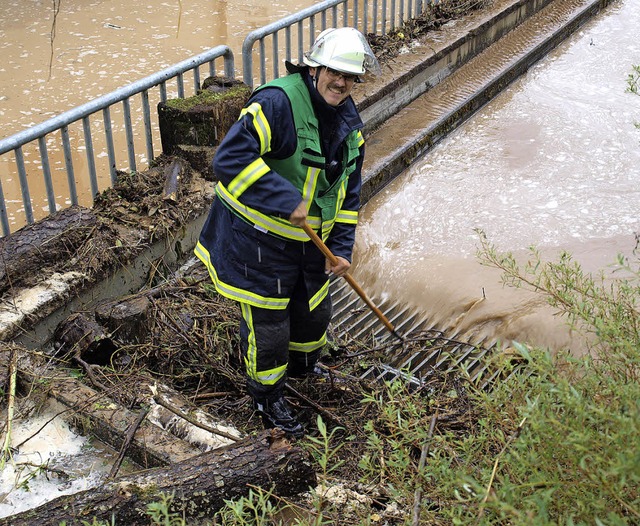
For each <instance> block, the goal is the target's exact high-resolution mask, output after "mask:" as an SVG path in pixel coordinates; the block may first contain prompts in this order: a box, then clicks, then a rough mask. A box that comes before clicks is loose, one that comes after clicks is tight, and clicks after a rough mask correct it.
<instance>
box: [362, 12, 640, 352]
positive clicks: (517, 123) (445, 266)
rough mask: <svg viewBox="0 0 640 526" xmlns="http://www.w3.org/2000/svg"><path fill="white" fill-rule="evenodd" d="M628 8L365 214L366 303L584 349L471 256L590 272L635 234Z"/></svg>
mask: <svg viewBox="0 0 640 526" xmlns="http://www.w3.org/2000/svg"><path fill="white" fill-rule="evenodd" d="M638 27H640V4H639V3H638V2H636V1H634V0H624V1H621V2H618V3H615V4H614V5H612V6H610V7H609V8H607V10H605V11H604V12H603V13H601V14H600V15H599V16H598V17H597V18H596V19H594V20H592V21H591V22H590V23H589V24H588V25H586V26H584V27H583V28H582V29H581V30H580V31H579V32H578V33H577V34H575V35H574V36H573V37H571V38H570V39H569V40H568V41H567V42H566V43H564V44H563V45H562V46H561V47H559V48H558V49H556V50H555V51H553V52H552V53H551V54H549V55H548V56H547V57H545V59H544V60H543V61H541V62H540V63H538V64H537V65H535V66H534V67H532V68H531V69H530V71H529V72H528V74H527V75H525V76H524V77H522V78H521V79H520V80H518V81H517V82H516V83H514V84H513V85H512V86H511V87H510V88H509V89H507V90H506V91H505V92H504V93H502V94H500V95H499V96H498V97H497V98H496V99H495V100H494V101H492V102H491V103H490V104H488V105H487V106H486V107H485V108H484V109H483V110H482V111H481V112H480V113H478V114H476V115H475V116H474V117H473V118H472V119H470V120H469V121H468V122H467V123H466V124H465V125H464V126H463V127H461V128H460V129H458V130H457V131H456V132H455V133H453V134H452V135H451V136H449V137H448V138H447V139H446V140H444V141H443V142H442V143H441V144H439V145H438V146H437V147H436V148H435V149H434V150H433V151H432V152H430V153H429V154H428V155H427V156H425V157H424V158H423V159H422V160H421V161H419V162H417V163H415V164H414V165H413V166H411V167H410V168H409V169H408V170H407V171H406V173H405V174H403V175H402V176H401V177H399V178H398V179H396V180H395V181H394V182H393V183H392V184H391V185H389V186H388V187H387V188H386V189H385V190H384V191H383V192H382V193H380V194H379V195H378V196H376V197H375V198H374V199H373V200H371V201H370V202H369V203H368V204H367V205H366V206H365V207H364V210H363V213H362V215H361V222H360V226H359V229H358V241H357V251H356V259H357V262H358V265H357V267H358V268H357V275H359V276H360V277H361V279H362V281H363V283H364V284H366V286H367V287H368V289H369V290H371V291H372V293H377V294H379V295H380V296H381V297H390V298H393V299H394V300H398V301H400V302H405V303H406V304H408V305H411V306H414V307H415V308H416V309H419V310H420V311H424V312H427V313H429V315H430V317H431V318H432V319H435V320H437V321H439V322H440V323H441V325H442V326H443V327H454V328H455V329H457V330H458V331H460V332H462V333H468V334H469V335H471V336H473V337H474V338H480V339H482V338H489V339H492V338H500V339H503V340H508V339H518V340H525V341H529V342H531V343H536V344H541V345H547V346H550V347H552V348H557V347H563V346H575V347H576V348H577V349H581V347H582V345H581V344H580V343H577V342H576V341H575V339H574V340H572V339H571V338H570V335H569V334H568V332H567V330H566V328H565V327H564V322H563V321H562V320H559V319H558V317H557V316H555V313H554V312H553V311H551V310H550V309H548V308H545V302H544V301H543V299H542V298H541V297H539V296H537V295H531V294H527V293H525V292H523V291H521V290H513V289H505V288H503V287H502V286H501V284H500V282H499V273H498V272H497V271H495V270H494V269H488V268H486V267H481V266H480V265H479V264H478V262H477V260H476V259H475V253H476V249H477V247H478V234H477V232H476V229H480V230H482V231H484V232H485V233H486V235H487V236H488V238H489V240H490V241H491V242H492V243H494V244H495V245H496V246H497V247H498V248H499V249H501V250H508V251H513V252H515V253H518V254H523V253H524V252H525V251H526V249H527V248H528V247H529V246H531V245H535V246H537V247H539V248H540V249H541V250H542V251H543V252H544V253H545V254H546V255H551V254H553V253H556V252H558V251H559V250H568V251H569V252H571V253H572V254H574V255H575V257H576V258H577V259H578V261H580V262H581V263H583V264H584V266H585V269H587V270H590V271H593V270H597V269H600V268H605V267H606V266H607V265H610V264H613V263H614V261H615V257H616V254H617V253H618V252H622V253H626V254H629V253H630V252H631V251H632V249H633V248H634V246H635V238H634V233H635V232H638V231H640V214H639V212H638V210H639V208H638V203H639V202H640V130H638V129H636V127H635V126H634V122H640V97H639V96H637V95H634V94H632V93H628V92H626V91H625V90H626V88H627V83H626V80H627V77H628V75H629V74H630V73H631V72H632V65H633V64H638V63H640V39H638V29H637V28H638Z"/></svg>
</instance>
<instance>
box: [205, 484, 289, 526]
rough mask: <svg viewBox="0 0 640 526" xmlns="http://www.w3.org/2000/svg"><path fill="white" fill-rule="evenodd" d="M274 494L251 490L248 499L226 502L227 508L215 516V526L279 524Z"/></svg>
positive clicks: (258, 489)
mask: <svg viewBox="0 0 640 526" xmlns="http://www.w3.org/2000/svg"><path fill="white" fill-rule="evenodd" d="M272 496H273V494H272V492H270V491H266V490H263V489H261V488H255V489H253V488H252V489H250V490H249V494H248V495H247V496H246V497H240V498H239V499H236V500H225V507H224V508H223V509H221V510H220V511H218V512H217V513H216V515H215V520H214V524H221V525H225V526H245V525H247V526H248V525H253V524H265V525H267V524H279V522H276V520H275V518H274V517H275V516H276V514H277V512H278V510H277V509H276V507H275V506H274V504H273V501H272Z"/></svg>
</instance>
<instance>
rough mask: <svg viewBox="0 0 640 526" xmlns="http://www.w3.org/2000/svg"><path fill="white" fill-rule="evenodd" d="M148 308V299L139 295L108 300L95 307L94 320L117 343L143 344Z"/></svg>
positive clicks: (149, 323) (148, 321)
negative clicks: (104, 328) (106, 330)
mask: <svg viewBox="0 0 640 526" xmlns="http://www.w3.org/2000/svg"><path fill="white" fill-rule="evenodd" d="M150 306H151V302H150V301H149V298H148V297H146V296H144V295H141V294H139V295H135V296H130V297H127V298H125V299H118V300H115V301H113V300H110V301H107V302H103V303H100V304H99V305H98V306H97V307H96V309H95V318H96V320H97V321H98V322H99V323H100V324H102V325H103V326H104V327H106V328H107V329H108V330H109V332H110V333H111V335H112V337H113V338H114V339H116V340H117V341H118V342H121V343H125V344H134V345H135V344H138V343H142V342H144V341H145V340H146V338H147V336H148V334H149V330H150V326H151V320H150V317H149V308H150Z"/></svg>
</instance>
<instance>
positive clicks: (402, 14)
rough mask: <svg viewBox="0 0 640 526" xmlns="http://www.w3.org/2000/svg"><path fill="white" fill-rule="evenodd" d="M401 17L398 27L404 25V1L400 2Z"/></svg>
mask: <svg viewBox="0 0 640 526" xmlns="http://www.w3.org/2000/svg"><path fill="white" fill-rule="evenodd" d="M409 1H411V0H409ZM399 14H400V16H399V17H398V25H399V26H401V25H403V24H404V0H400V13H399Z"/></svg>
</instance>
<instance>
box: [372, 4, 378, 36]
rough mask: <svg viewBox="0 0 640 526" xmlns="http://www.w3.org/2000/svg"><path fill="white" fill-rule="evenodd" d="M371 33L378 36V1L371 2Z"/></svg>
mask: <svg viewBox="0 0 640 526" xmlns="http://www.w3.org/2000/svg"><path fill="white" fill-rule="evenodd" d="M372 33H373V34H374V35H377V34H378V0H373V24H372Z"/></svg>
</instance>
